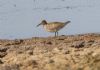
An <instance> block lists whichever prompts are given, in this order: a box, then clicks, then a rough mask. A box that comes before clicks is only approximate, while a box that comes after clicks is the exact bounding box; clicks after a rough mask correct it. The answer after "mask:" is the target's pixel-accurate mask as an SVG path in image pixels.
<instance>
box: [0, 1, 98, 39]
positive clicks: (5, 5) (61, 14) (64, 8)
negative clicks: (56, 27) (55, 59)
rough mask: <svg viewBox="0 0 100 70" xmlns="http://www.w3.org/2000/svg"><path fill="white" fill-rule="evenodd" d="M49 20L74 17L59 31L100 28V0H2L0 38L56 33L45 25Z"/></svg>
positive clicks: (96, 30)
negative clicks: (43, 23)
mask: <svg viewBox="0 0 100 70" xmlns="http://www.w3.org/2000/svg"><path fill="white" fill-rule="evenodd" d="M44 19H45V20H47V21H48V22H53V21H60V22H66V21H68V20H70V21H71V23H70V24H68V25H67V26H66V27H64V28H63V29H62V30H61V31H60V32H59V34H60V35H71V34H80V33H94V32H95V33H98V32H100V0H0V39H15V38H31V37H47V36H54V34H53V33H49V32H46V31H45V30H44V29H43V27H42V26H41V27H38V28H37V27H36V25H37V24H39V23H40V22H41V21H42V20H44Z"/></svg>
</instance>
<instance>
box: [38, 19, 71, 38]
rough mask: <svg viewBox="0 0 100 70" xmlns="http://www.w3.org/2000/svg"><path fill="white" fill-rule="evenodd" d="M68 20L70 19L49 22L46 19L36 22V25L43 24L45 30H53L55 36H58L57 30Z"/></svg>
mask: <svg viewBox="0 0 100 70" xmlns="http://www.w3.org/2000/svg"><path fill="white" fill-rule="evenodd" d="M70 22H71V21H67V22H49V23H47V21H46V20H42V22H41V23H40V24H38V25H37V27H38V26H40V25H43V27H44V29H45V30H46V31H48V32H55V37H56V36H58V31H59V30H60V29H62V28H63V27H64V26H66V25H67V24H68V23H70Z"/></svg>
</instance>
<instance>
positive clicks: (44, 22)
mask: <svg viewBox="0 0 100 70" xmlns="http://www.w3.org/2000/svg"><path fill="white" fill-rule="evenodd" d="M46 24H47V21H46V20H42V22H41V23H40V24H38V25H37V27H38V26H40V25H46Z"/></svg>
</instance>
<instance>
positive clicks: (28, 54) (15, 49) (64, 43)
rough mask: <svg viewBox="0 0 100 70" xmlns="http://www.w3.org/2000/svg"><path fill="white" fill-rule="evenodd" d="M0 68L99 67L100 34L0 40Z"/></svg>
mask: <svg viewBox="0 0 100 70" xmlns="http://www.w3.org/2000/svg"><path fill="white" fill-rule="evenodd" d="M0 70H100V34H99V33H98V34H96V33H89V34H78V35H69V36H64V35H63V36H59V37H56V38H55V37H46V38H42V37H33V38H30V39H16V40H0Z"/></svg>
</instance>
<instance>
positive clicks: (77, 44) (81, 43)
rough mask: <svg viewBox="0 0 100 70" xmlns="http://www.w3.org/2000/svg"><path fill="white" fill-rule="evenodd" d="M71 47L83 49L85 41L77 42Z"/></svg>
mask: <svg viewBox="0 0 100 70" xmlns="http://www.w3.org/2000/svg"><path fill="white" fill-rule="evenodd" d="M71 47H75V48H82V47H84V41H76V42H74V43H73V44H72V45H71Z"/></svg>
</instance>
